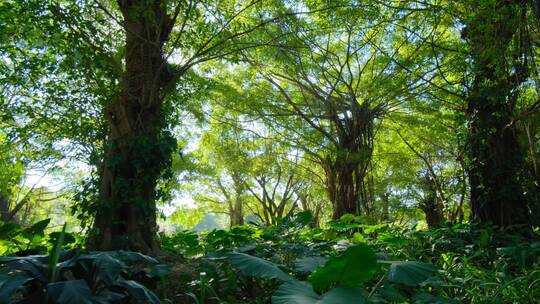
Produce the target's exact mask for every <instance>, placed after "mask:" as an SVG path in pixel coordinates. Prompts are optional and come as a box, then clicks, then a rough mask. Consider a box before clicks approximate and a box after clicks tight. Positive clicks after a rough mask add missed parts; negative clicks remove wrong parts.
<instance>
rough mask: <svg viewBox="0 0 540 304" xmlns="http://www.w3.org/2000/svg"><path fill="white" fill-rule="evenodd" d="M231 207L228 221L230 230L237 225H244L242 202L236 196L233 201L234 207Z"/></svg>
mask: <svg viewBox="0 0 540 304" xmlns="http://www.w3.org/2000/svg"><path fill="white" fill-rule="evenodd" d="M231 206H232V207H233V208H232V209H231V210H230V220H231V224H230V226H231V228H232V227H234V226H238V225H244V212H243V201H242V199H241V198H240V197H239V196H237V197H236V198H235V200H234V205H232V204H231Z"/></svg>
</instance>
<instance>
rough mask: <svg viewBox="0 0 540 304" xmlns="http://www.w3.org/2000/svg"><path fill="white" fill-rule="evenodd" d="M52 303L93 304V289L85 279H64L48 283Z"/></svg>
mask: <svg viewBox="0 0 540 304" xmlns="http://www.w3.org/2000/svg"><path fill="white" fill-rule="evenodd" d="M47 293H48V295H49V299H50V300H51V301H52V303H57V304H92V290H90V287H89V286H88V284H86V281H85V280H73V281H62V282H56V283H50V284H48V285H47Z"/></svg>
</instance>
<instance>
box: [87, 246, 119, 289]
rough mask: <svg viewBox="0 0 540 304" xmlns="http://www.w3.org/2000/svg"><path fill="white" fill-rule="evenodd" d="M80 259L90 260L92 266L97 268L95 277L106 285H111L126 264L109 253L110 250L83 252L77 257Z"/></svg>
mask: <svg viewBox="0 0 540 304" xmlns="http://www.w3.org/2000/svg"><path fill="white" fill-rule="evenodd" d="M79 260H81V261H85V260H87V261H90V262H91V263H92V264H93V267H95V268H96V269H97V277H98V279H99V280H102V281H103V282H104V283H105V284H106V285H112V284H113V283H115V282H116V280H117V278H118V276H119V275H120V273H121V272H122V270H123V269H124V267H126V265H125V264H124V263H123V262H122V261H120V260H119V259H117V258H115V257H114V256H112V255H111V253H110V252H106V251H105V252H92V253H89V254H83V255H81V256H80V257H79Z"/></svg>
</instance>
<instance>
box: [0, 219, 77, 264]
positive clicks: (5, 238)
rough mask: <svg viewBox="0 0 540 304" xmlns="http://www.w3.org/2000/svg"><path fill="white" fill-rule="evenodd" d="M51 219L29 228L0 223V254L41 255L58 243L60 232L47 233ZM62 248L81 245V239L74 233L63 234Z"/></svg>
mask: <svg viewBox="0 0 540 304" xmlns="http://www.w3.org/2000/svg"><path fill="white" fill-rule="evenodd" d="M50 221H51V219H45V220H42V221H39V222H37V223H35V224H33V225H32V226H30V227H26V228H24V227H21V225H19V224H17V223H14V222H0V254H2V255H11V254H14V255H18V256H24V255H29V254H43V253H46V252H47V251H48V250H49V249H51V248H52V247H53V246H54V245H55V244H56V242H57V241H58V239H59V237H60V235H61V234H62V232H60V231H53V232H49V233H48V232H47V231H46V228H47V226H48V225H49V223H50ZM62 235H63V238H62V246H63V247H64V248H76V247H78V246H79V245H80V244H81V241H82V239H81V237H80V236H79V235H77V234H74V233H67V232H64V233H63V234H62Z"/></svg>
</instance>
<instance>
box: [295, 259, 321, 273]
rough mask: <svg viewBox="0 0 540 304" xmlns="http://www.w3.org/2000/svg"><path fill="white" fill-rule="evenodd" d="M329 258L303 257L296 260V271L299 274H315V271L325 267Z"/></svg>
mask: <svg viewBox="0 0 540 304" xmlns="http://www.w3.org/2000/svg"><path fill="white" fill-rule="evenodd" d="M327 261H328V258H325V257H320V256H310V257H303V258H301V259H298V260H296V263H295V264H294V265H295V269H296V270H297V271H299V272H313V271H315V269H317V268H319V267H322V266H324V264H326V262H327Z"/></svg>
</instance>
